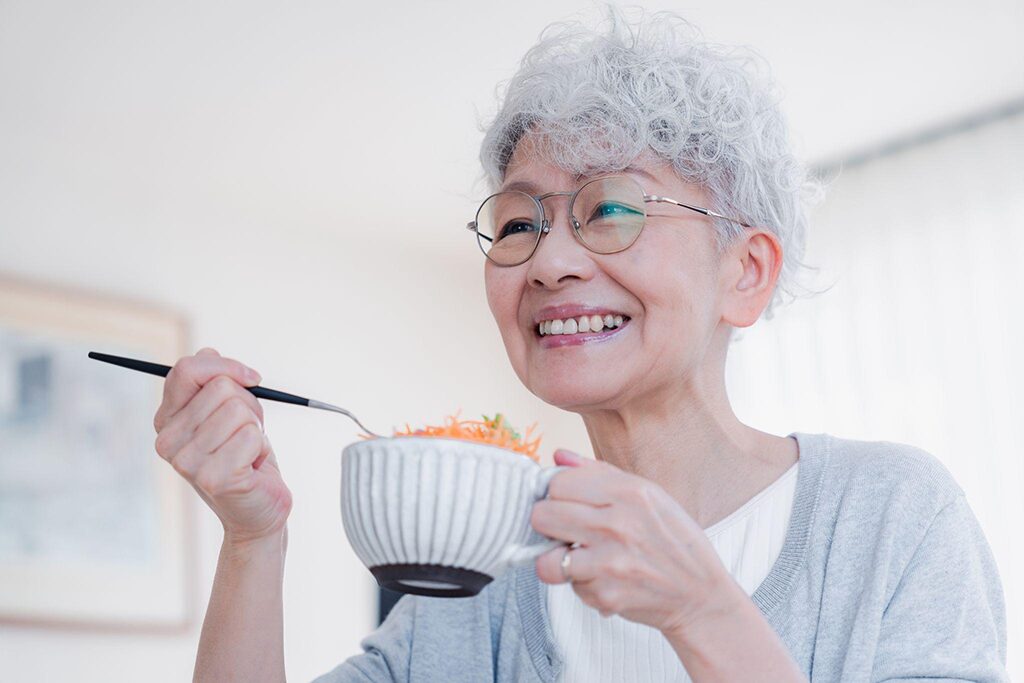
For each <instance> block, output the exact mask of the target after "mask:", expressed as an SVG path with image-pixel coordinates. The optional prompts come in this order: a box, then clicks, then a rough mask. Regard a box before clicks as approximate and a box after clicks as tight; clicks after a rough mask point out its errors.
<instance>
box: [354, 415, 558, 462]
mask: <svg viewBox="0 0 1024 683" xmlns="http://www.w3.org/2000/svg"><path fill="white" fill-rule="evenodd" d="M461 412H462V411H461V410H460V411H458V412H456V413H455V414H454V415H449V416H447V417H446V418H445V419H444V424H443V425H439V426H433V425H431V426H427V427H424V428H423V429H415V430H414V429H413V428H412V427H410V426H409V423H406V424H405V431H401V432H400V431H397V430H396V431H395V434H394V435H395V436H434V437H440V438H447V439H463V440H465V441H476V442H478V443H485V444H490V445H492V446H498V447H499V448H506V449H508V450H510V451H516V452H517V453H522V454H523V455H525V456H527V457H529V458H531V459H533V460H538V458H539V456H538V455H537V449H538V448H540V437H539V436H538V437H536V438H533V439H531V438H530V437H531V436H532V435H533V430H534V429H535V428H536V427H537V425H536V424H533V425H530V427H528V428H527V430H526V435H525V436H522V435H520V434H519V432H517V431H516V430H515V428H514V427H513V426H512V425H510V424H509V423H508V420H506V419H505V416H504V415H502V414H501V413H495V415H494V417H487V416H486V415H483V416H482V417H483V420H460V419H459V413H461ZM360 436H361V437H363V438H364V439H369V438H372V437H370V436H369V435H368V434H360Z"/></svg>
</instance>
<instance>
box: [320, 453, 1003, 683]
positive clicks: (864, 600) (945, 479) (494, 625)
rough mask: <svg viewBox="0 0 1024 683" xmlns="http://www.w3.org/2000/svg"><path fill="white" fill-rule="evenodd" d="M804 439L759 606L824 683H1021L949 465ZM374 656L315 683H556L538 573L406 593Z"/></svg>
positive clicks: (972, 522)
mask: <svg viewBox="0 0 1024 683" xmlns="http://www.w3.org/2000/svg"><path fill="white" fill-rule="evenodd" d="M792 436H795V437H796V438H797V441H798V442H799V445H800V468H799V470H798V471H797V484H796V495H795V499H794V502H793V510H792V515H791V517H790V522H789V528H788V530H787V532H786V539H785V541H784V543H783V547H782V551H781V553H780V555H779V557H778V559H777V560H776V561H775V564H774V565H773V566H772V568H771V571H770V572H769V573H768V576H767V577H766V578H765V579H764V581H763V582H762V583H761V585H760V586H758V587H757V589H756V590H755V591H754V593H753V594H752V595H751V599H752V600H753V601H754V603H755V604H756V605H757V606H758V607H759V608H760V609H761V612H762V613H763V614H764V615H765V618H766V619H767V620H768V622H769V623H770V624H771V626H772V627H773V628H774V629H775V631H776V632H777V633H778V634H779V636H780V637H781V638H782V641H783V642H784V643H785V644H786V646H787V647H788V648H789V651H790V652H791V653H792V655H793V658H794V659H795V660H796V662H797V663H798V664H799V665H800V668H801V669H802V670H803V672H804V674H806V675H807V677H808V678H809V679H810V680H811V681H839V680H842V681H887V680H891V679H900V680H918V679H928V680H931V681H934V680H956V681H960V680H969V681H1006V680H1008V677H1007V673H1006V668H1005V667H1006V614H1005V602H1004V597H1003V590H1002V585H1001V584H1000V580H999V574H998V572H997V569H996V564H995V560H994V558H993V556H992V552H991V550H990V548H989V545H988V542H987V541H986V540H985V536H984V534H983V533H982V530H981V528H980V527H979V526H978V522H977V519H976V518H975V516H974V513H973V512H972V511H971V508H970V506H969V505H968V504H967V500H966V498H965V497H964V492H963V489H961V488H960V486H959V485H958V484H957V483H956V481H955V480H954V479H953V478H952V476H951V475H950V473H949V471H948V470H947V469H946V467H945V466H944V465H943V464H942V463H941V462H940V461H939V460H938V459H937V458H936V457H935V456H933V455H931V454H929V453H927V452H925V451H922V450H920V449H917V448H914V447H911V446H906V445H903V444H897V443H891V442H867V441H853V440H848V439H839V438H836V437H833V436H830V435H827V434H802V433H796V434H793V435H792ZM361 645H362V648H363V650H364V652H362V653H361V654H358V655H355V656H353V657H351V658H349V659H348V660H346V661H344V662H342V663H341V664H339V665H338V666H337V667H336V668H334V669H333V670H331V671H330V672H328V673H325V674H323V675H322V676H320V677H318V678H317V679H316V681H315V682H314V683H340V682H347V681H362V682H365V681H390V680H395V681H416V682H419V681H447V682H451V683H455V682H457V681H466V682H470V681H472V682H473V683H478V682H479V681H489V680H494V681H554V680H555V679H556V677H557V675H558V672H559V670H560V667H561V656H560V654H559V652H558V649H557V647H556V646H555V643H554V640H553V637H552V632H551V624H550V621H549V620H548V614H547V605H546V587H545V585H544V584H542V583H540V582H539V581H538V579H537V575H536V573H535V571H534V569H533V567H532V566H528V567H524V568H520V569H517V570H514V571H510V572H507V573H506V574H504V575H503V576H500V577H498V578H497V579H496V580H495V581H493V582H492V583H491V584H489V585H488V586H487V587H486V588H485V589H484V590H483V591H482V592H481V593H480V594H479V595H477V596H475V597H472V598H424V597H419V596H411V595H407V596H404V597H403V598H402V599H401V600H399V602H398V604H397V605H396V606H395V608H394V609H393V610H392V612H391V614H390V615H389V616H388V618H387V620H386V621H385V622H384V624H383V625H381V627H380V628H378V629H377V630H376V631H374V632H373V633H371V634H370V635H369V636H367V637H366V638H365V639H364V640H363V641H362V643H361Z"/></svg>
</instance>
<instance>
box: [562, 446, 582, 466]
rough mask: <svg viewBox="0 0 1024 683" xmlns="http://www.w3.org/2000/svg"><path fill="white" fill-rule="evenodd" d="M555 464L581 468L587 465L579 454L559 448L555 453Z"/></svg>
mask: <svg viewBox="0 0 1024 683" xmlns="http://www.w3.org/2000/svg"><path fill="white" fill-rule="evenodd" d="M555 464H556V465H565V466H566V467H579V466H580V465H584V464H586V459H585V458H584V457H583V456H582V455H580V454H579V453H573V452H572V451H570V450H566V449H564V448H559V449H558V450H556V451H555Z"/></svg>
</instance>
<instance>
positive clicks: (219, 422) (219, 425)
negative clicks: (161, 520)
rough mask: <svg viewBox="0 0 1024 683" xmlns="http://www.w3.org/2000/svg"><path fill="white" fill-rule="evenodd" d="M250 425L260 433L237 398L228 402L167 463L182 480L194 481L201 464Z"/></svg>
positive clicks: (173, 453) (249, 413) (253, 416)
mask: <svg viewBox="0 0 1024 683" xmlns="http://www.w3.org/2000/svg"><path fill="white" fill-rule="evenodd" d="M250 423H252V424H254V425H256V428H257V430H258V431H261V432H262V431H263V430H262V427H259V423H258V420H257V419H256V416H255V414H254V413H253V412H252V411H251V410H250V409H249V407H248V406H247V405H245V403H244V402H242V401H241V400H239V399H238V398H230V399H228V400H227V401H225V402H224V403H223V404H222V405H221V406H220V407H219V408H218V409H217V410H216V411H215V412H214V414H213V415H211V416H210V417H209V418H208V419H206V420H205V421H204V422H203V423H202V424H201V425H199V427H198V428H197V429H196V430H195V433H194V434H193V435H192V438H191V439H190V440H189V441H188V442H187V443H185V444H183V445H182V446H181V448H180V449H178V450H177V451H174V452H172V453H171V455H170V457H169V458H167V460H168V461H169V462H170V463H171V465H172V466H173V467H174V469H175V470H177V471H178V472H179V473H180V474H181V475H182V476H184V477H185V478H186V479H190V480H191V479H194V478H195V476H196V473H197V472H198V471H199V469H200V468H201V467H202V466H203V463H204V462H205V461H206V460H209V459H210V458H211V457H213V456H212V454H213V452H214V451H216V450H217V449H218V448H220V447H221V446H223V445H224V444H225V443H226V442H227V441H228V440H229V439H230V438H231V437H232V436H233V435H234V434H235V433H236V432H238V431H239V430H240V429H242V428H243V427H244V426H246V425H247V424H250Z"/></svg>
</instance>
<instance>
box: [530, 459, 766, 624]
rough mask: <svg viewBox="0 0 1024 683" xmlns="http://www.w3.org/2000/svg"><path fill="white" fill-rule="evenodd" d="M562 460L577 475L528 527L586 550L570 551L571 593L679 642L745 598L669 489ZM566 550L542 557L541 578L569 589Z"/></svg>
mask: <svg viewBox="0 0 1024 683" xmlns="http://www.w3.org/2000/svg"><path fill="white" fill-rule="evenodd" d="M555 463H556V464H558V465H567V466H570V467H572V469H569V470H565V471H563V472H559V473H558V474H556V475H555V476H554V477H552V479H551V484H550V486H549V488H548V498H547V499H545V500H541V501H538V502H537V503H536V504H535V505H534V507H533V514H532V516H531V519H530V521H531V523H532V524H533V527H534V528H535V529H536V530H537V531H538V532H540V533H542V534H544V535H545V536H549V537H551V538H556V539H560V540H563V541H566V542H567V543H574V542H575V543H577V544H578V545H579V547H577V548H575V549H573V550H571V551H569V552H571V553H572V558H571V563H570V568H569V576H570V578H571V579H572V585H573V589H574V590H575V591H576V593H577V594H578V595H579V596H580V598H581V599H582V600H583V601H584V602H585V603H587V604H588V605H590V606H591V607H594V608H595V609H597V610H599V611H600V612H601V614H602V615H603V616H609V615H612V614H618V615H620V616H622V617H623V618H625V619H629V620H630V621H636V622H639V623H642V624H647V625H649V626H652V627H654V628H657V629H659V630H660V631H662V632H663V633H665V634H666V635H667V636H670V635H679V636H682V635H683V634H684V633H685V632H686V631H687V630H688V629H690V628H692V627H693V626H694V625H696V624H699V623H700V622H701V621H702V620H703V619H705V618H708V619H710V618H715V617H720V616H722V614H723V613H725V612H728V611H729V610H732V609H734V608H735V607H736V605H737V601H738V600H742V599H744V598H746V594H745V593H744V592H743V590H742V588H741V587H740V586H739V584H737V583H736V582H735V581H734V580H733V578H732V576H730V575H729V573H728V571H726V569H725V567H724V566H723V565H722V562H721V560H720V559H719V557H718V554H717V552H715V549H714V547H713V546H712V545H711V542H710V541H709V540H708V538H707V536H705V535H704V531H703V529H701V528H700V526H699V525H698V524H697V523H696V522H695V521H694V520H693V518H691V517H690V516H689V515H688V514H687V513H686V511H685V510H683V508H682V507H681V506H680V505H679V503H677V502H676V501H675V499H673V498H672V497H671V496H670V495H669V494H668V493H667V492H666V491H665V490H664V489H663V488H661V487H660V486H658V485H657V484H655V483H654V482H652V481H649V480H647V479H645V478H643V477H640V476H638V475H635V474H630V473H628V472H624V471H622V470H621V469H619V468H617V467H615V466H614V465H610V464H608V463H605V462H600V461H595V460H587V459H584V458H582V457H580V456H578V455H576V454H575V453H570V452H568V451H557V452H556V453H555ZM565 553H566V549H565V548H555V549H554V550H550V551H548V552H547V553H545V554H544V555H541V556H540V557H539V558H538V559H537V576H538V577H539V578H540V579H541V581H544V582H545V583H551V584H556V583H564V582H565V577H564V576H563V573H562V568H561V562H562V558H563V557H564V556H565Z"/></svg>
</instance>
